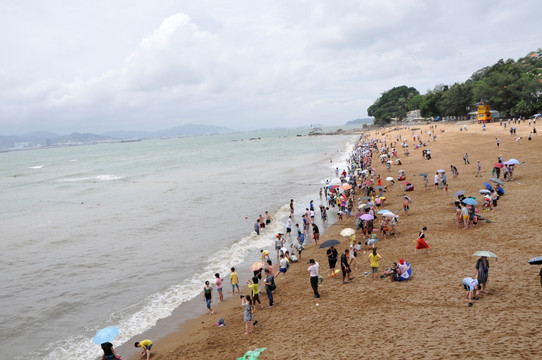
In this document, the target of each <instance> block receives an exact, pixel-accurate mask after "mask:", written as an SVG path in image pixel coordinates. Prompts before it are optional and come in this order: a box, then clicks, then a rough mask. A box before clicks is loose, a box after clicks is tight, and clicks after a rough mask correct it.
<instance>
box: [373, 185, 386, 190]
mask: <svg viewBox="0 0 542 360" xmlns="http://www.w3.org/2000/svg"><path fill="white" fill-rule="evenodd" d="M380 189H384V186H377V187H375V190H380Z"/></svg>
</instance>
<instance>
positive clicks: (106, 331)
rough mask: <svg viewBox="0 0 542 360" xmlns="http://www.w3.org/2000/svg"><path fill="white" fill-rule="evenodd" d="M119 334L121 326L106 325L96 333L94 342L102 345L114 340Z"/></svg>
mask: <svg viewBox="0 0 542 360" xmlns="http://www.w3.org/2000/svg"><path fill="white" fill-rule="evenodd" d="M118 335H119V328H117V327H114V326H110V327H106V328H103V329H102V330H98V332H96V335H94V338H93V339H92V342H93V343H95V344H98V345H100V344H103V343H106V342H109V341H112V340H113V339H114V338H116V337H117V336H118Z"/></svg>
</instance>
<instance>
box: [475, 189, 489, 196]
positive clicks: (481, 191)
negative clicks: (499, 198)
mask: <svg viewBox="0 0 542 360" xmlns="http://www.w3.org/2000/svg"><path fill="white" fill-rule="evenodd" d="M478 192H479V193H480V194H484V195H485V194H491V191H489V190H488V189H482V190H480V191H478Z"/></svg>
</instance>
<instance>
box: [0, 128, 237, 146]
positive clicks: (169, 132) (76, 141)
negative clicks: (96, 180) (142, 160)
mask: <svg viewBox="0 0 542 360" xmlns="http://www.w3.org/2000/svg"><path fill="white" fill-rule="evenodd" d="M234 132H236V131H235V130H233V129H230V128H227V127H221V126H213V125H196V124H186V125H182V126H176V127H173V128H171V129H166V130H159V131H155V132H146V131H109V132H106V133H104V134H101V135H96V134H91V133H77V132H74V133H71V134H69V135H63V136H60V135H58V134H55V133H51V132H45V131H41V132H34V133H31V134H27V135H22V136H15V135H12V136H0V151H12V150H26V149H39V148H43V147H60V146H77V145H92V144H101V143H114V142H134V141H139V140H141V139H156V138H179V137H189V136H204V135H221V134H229V133H234Z"/></svg>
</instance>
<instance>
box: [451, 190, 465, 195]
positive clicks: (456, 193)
mask: <svg viewBox="0 0 542 360" xmlns="http://www.w3.org/2000/svg"><path fill="white" fill-rule="evenodd" d="M464 193H465V190H458V191H456V192H454V196H459V195H463V194H464Z"/></svg>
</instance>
